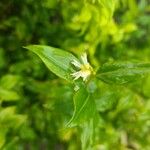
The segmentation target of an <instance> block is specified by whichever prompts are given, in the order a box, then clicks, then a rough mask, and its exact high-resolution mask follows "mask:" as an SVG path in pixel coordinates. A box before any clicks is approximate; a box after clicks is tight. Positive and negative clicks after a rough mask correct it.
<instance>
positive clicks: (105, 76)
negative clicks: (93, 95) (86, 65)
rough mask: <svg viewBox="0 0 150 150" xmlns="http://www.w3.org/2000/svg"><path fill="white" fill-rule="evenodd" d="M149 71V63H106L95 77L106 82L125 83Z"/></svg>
mask: <svg viewBox="0 0 150 150" xmlns="http://www.w3.org/2000/svg"><path fill="white" fill-rule="evenodd" d="M147 73H150V63H130V62H126V63H106V64H104V65H103V66H102V67H101V68H100V70H99V71H98V73H97V77H98V78H99V79H101V80H102V81H104V82H106V83H110V84H112V83H114V84H125V83H128V82H132V81H134V80H136V79H139V77H142V76H143V75H144V74H147Z"/></svg>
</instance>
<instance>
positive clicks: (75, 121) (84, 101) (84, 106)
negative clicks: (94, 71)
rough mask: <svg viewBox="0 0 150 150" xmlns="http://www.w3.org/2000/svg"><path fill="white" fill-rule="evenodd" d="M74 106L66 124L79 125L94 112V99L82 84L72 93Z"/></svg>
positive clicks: (91, 116)
mask: <svg viewBox="0 0 150 150" xmlns="http://www.w3.org/2000/svg"><path fill="white" fill-rule="evenodd" d="M74 107H75V109H74V114H73V117H72V118H71V120H70V122H69V123H68V126H75V125H80V124H82V123H83V122H87V121H89V120H90V119H91V118H93V116H94V115H95V114H96V106H95V102H94V99H93V98H92V95H91V94H90V93H88V92H87V90H86V88H85V87H84V86H81V87H80V89H79V90H78V91H77V93H75V95H74Z"/></svg>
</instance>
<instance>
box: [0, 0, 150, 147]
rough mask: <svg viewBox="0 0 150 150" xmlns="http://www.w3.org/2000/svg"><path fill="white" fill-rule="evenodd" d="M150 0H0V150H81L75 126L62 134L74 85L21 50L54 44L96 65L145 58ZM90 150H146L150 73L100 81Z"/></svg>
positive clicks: (149, 48) (149, 53) (149, 51)
mask: <svg viewBox="0 0 150 150" xmlns="http://www.w3.org/2000/svg"><path fill="white" fill-rule="evenodd" d="M149 35H150V1H149V0H36V1H35V0H22V1H20V0H7V1H6V0H1V1H0V149H2V150H80V149H81V140H80V136H81V129H80V128H78V127H76V128H71V129H64V127H65V124H66V123H67V122H68V121H69V119H70V118H71V116H72V113H73V100H72V94H73V87H72V85H70V84H69V83H67V82H66V81H64V80H61V79H59V78H58V77H56V76H55V75H54V74H53V73H51V72H50V71H49V70H48V69H47V68H46V67H45V65H44V64H43V62H42V61H41V60H40V59H39V58H38V57H37V56H35V55H34V54H32V53H31V52H28V51H27V50H25V49H23V46H26V45H29V44H44V45H50V46H53V47H58V48H61V49H64V50H67V51H70V52H72V53H74V54H75V55H76V56H80V55H81V54H82V52H83V51H85V50H86V51H87V53H88V56H89V60H90V62H91V64H92V66H93V67H94V68H98V67H99V66H101V64H103V63H105V62H107V61H113V60H119V61H130V60H131V61H134V60H138V61H141V62H148V61H150V36H149ZM97 84H98V89H97V93H98V95H97V96H96V97H97V98H96V103H97V108H98V110H99V114H100V118H101V124H100V125H97V126H96V129H97V134H96V135H95V138H94V142H93V143H94V146H93V147H94V148H93V149H95V150H110V149H111V150H149V149H150V134H149V133H150V76H147V77H145V78H143V79H142V80H139V81H136V82H134V83H132V84H129V85H125V86H115V85H107V84H105V83H102V82H100V81H99V83H97Z"/></svg>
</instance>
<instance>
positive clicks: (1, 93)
mask: <svg viewBox="0 0 150 150" xmlns="http://www.w3.org/2000/svg"><path fill="white" fill-rule="evenodd" d="M19 99H20V96H19V94H18V93H17V92H15V91H12V90H6V89H3V88H1V87H0V101H1V100H4V101H13V100H19Z"/></svg>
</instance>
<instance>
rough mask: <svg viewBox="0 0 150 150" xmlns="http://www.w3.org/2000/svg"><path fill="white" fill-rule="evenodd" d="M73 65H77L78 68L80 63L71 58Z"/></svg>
mask: <svg viewBox="0 0 150 150" xmlns="http://www.w3.org/2000/svg"><path fill="white" fill-rule="evenodd" d="M71 63H72V64H73V65H74V66H76V67H78V68H80V67H81V64H80V62H78V61H77V60H75V59H74V60H73V61H72V62H71Z"/></svg>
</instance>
